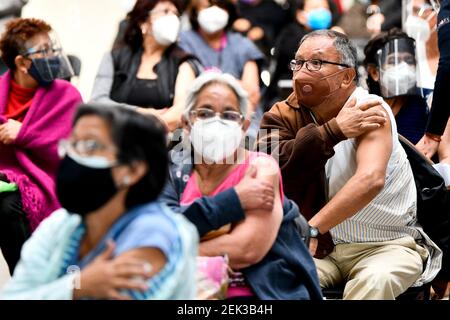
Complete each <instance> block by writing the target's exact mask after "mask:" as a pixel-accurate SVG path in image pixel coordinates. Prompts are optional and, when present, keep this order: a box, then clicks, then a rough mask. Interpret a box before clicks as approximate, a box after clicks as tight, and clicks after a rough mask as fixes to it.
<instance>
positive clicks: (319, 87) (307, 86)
mask: <svg viewBox="0 0 450 320" xmlns="http://www.w3.org/2000/svg"><path fill="white" fill-rule="evenodd" d="M343 71H345V69H343V70H339V71H337V72H335V73H333V74H330V75H328V76H325V77H322V78H319V79H317V78H316V77H314V76H312V75H311V74H309V73H306V72H301V70H300V71H298V72H299V73H300V74H299V75H297V76H295V77H294V84H295V87H294V91H295V95H296V96H297V99H298V101H299V103H300V104H302V105H304V106H305V107H307V108H314V107H316V106H319V105H320V104H322V103H323V102H324V101H325V100H326V99H327V98H329V97H330V96H332V95H333V94H334V93H335V92H336V91H337V90H338V89H339V88H340V87H341V79H340V78H338V77H337V75H339V74H340V73H342V72H343Z"/></svg>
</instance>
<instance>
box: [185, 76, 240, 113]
mask: <svg viewBox="0 0 450 320" xmlns="http://www.w3.org/2000/svg"><path fill="white" fill-rule="evenodd" d="M215 83H218V84H223V85H226V86H227V87H229V88H230V89H231V90H233V92H234V93H235V94H236V97H237V98H238V101H239V110H240V112H241V113H242V115H243V116H244V117H247V99H248V94H247V92H246V91H245V90H244V88H242V86H241V84H240V83H239V81H238V80H236V78H235V77H233V76H232V75H231V74H227V73H220V72H216V71H208V72H204V73H202V74H201V75H200V76H199V77H198V78H197V79H195V80H194V82H193V83H192V86H191V88H190V89H189V93H188V96H187V98H186V104H185V106H186V107H185V109H184V116H185V117H186V119H189V112H190V111H191V110H192V109H193V108H194V106H195V104H196V103H197V99H198V95H199V93H200V91H202V89H203V88H205V87H206V86H209V85H211V84H215Z"/></svg>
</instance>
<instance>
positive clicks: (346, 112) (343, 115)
mask: <svg viewBox="0 0 450 320" xmlns="http://www.w3.org/2000/svg"><path fill="white" fill-rule="evenodd" d="M377 106H381V101H379V100H368V101H364V102H362V103H360V104H359V105H356V99H355V98H352V99H350V100H349V101H347V103H346V104H345V105H344V107H343V108H342V110H341V111H340V112H339V114H338V115H337V117H336V121H337V124H338V125H339V128H340V129H341V131H342V133H343V134H344V135H345V136H346V137H347V138H356V137H359V136H360V135H362V134H364V133H366V132H367V131H370V130H374V129H378V128H380V127H381V126H382V125H384V124H385V122H386V120H387V114H386V113H385V112H384V111H382V110H379V108H374V107H377Z"/></svg>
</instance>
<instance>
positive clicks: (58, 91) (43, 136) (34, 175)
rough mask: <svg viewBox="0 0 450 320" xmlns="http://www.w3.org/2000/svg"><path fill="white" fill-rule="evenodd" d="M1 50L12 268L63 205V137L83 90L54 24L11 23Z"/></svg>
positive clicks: (0, 114)
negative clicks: (58, 179)
mask: <svg viewBox="0 0 450 320" xmlns="http://www.w3.org/2000/svg"><path fill="white" fill-rule="evenodd" d="M0 55H1V58H2V60H3V61H4V63H5V64H6V65H7V66H8V69H9V71H7V72H6V73H5V74H4V75H3V76H2V77H0V248H1V250H2V252H3V255H4V257H5V260H6V262H7V263H8V266H9V271H10V273H13V271H14V268H15V265H16V263H17V261H18V260H19V257H20V249H21V247H22V244H23V243H24V242H25V240H26V239H27V238H28V237H29V235H30V232H32V231H33V230H34V229H35V228H36V227H37V226H38V224H39V223H40V221H41V220H42V219H44V218H45V217H46V216H48V215H49V214H50V213H51V212H52V211H54V210H55V209H57V208H58V207H59V203H58V200H57V197H56V193H55V190H54V189H55V182H54V177H55V173H56V168H57V166H58V163H59V158H58V154H57V152H56V150H57V141H58V140H60V139H61V138H64V137H67V135H68V134H69V132H70V121H71V119H72V117H73V114H74V112H75V108H76V107H77V106H78V105H79V104H80V103H81V96H80V94H79V92H78V91H77V90H76V89H75V88H74V87H73V86H72V85H71V84H70V83H69V82H67V81H62V80H56V78H65V77H67V76H70V74H71V68H70V66H69V64H68V60H67V58H66V56H65V55H64V54H63V53H62V52H61V48H60V46H58V43H57V42H56V41H54V37H53V34H52V28H51V27H50V26H49V25H48V24H47V23H45V22H44V21H42V20H37V19H16V20H13V21H11V22H9V23H8V24H7V25H6V30H5V32H4V33H3V35H2V36H1V39H0Z"/></svg>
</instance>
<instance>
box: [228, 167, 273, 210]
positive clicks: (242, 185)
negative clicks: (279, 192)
mask: <svg viewBox="0 0 450 320" xmlns="http://www.w3.org/2000/svg"><path fill="white" fill-rule="evenodd" d="M256 176H257V169H256V167H255V166H254V165H250V166H249V168H248V169H247V171H246V173H245V176H244V178H243V179H242V180H241V181H240V182H239V183H238V184H237V185H236V186H235V187H234V189H235V190H236V193H237V195H238V197H239V200H240V202H241V206H242V209H244V211H247V210H252V209H263V210H267V211H270V212H271V211H272V209H273V202H274V196H275V195H274V187H273V185H271V184H270V183H268V182H265V181H263V180H261V179H258V178H257V177H256Z"/></svg>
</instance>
